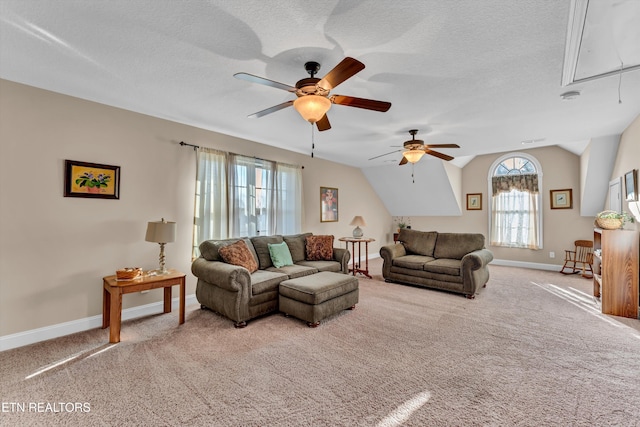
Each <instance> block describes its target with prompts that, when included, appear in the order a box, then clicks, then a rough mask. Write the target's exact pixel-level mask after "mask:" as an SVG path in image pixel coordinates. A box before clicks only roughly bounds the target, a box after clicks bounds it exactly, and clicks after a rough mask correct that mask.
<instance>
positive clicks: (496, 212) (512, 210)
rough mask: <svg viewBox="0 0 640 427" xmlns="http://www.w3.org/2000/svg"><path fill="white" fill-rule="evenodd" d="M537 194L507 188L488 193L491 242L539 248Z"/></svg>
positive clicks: (497, 244) (500, 244)
mask: <svg viewBox="0 0 640 427" xmlns="http://www.w3.org/2000/svg"><path fill="white" fill-rule="evenodd" d="M539 199H540V197H539V193H537V192H530V191H519V190H515V189H514V190H511V191H509V192H500V193H497V194H494V195H493V196H492V214H493V218H492V222H493V224H492V227H491V245H492V246H507V247H512V248H528V249H540V238H539V237H540V232H539V230H538V224H539V221H538V212H539V210H540V209H539V208H540V206H539Z"/></svg>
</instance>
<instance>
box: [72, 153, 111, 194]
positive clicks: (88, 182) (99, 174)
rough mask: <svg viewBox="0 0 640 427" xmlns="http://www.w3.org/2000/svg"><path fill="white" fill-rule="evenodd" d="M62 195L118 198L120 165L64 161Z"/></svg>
mask: <svg viewBox="0 0 640 427" xmlns="http://www.w3.org/2000/svg"><path fill="white" fill-rule="evenodd" d="M64 197H87V198H97V199H119V198H120V166H109V165H101V164H99V163H87V162H78V161H75V160H65V161H64Z"/></svg>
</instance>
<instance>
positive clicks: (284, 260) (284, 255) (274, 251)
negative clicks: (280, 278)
mask: <svg viewBox="0 0 640 427" xmlns="http://www.w3.org/2000/svg"><path fill="white" fill-rule="evenodd" d="M267 247H268V248H269V255H271V262H272V263H273V266H274V267H276V268H280V267H284V266H285V265H293V260H292V259H291V252H289V246H287V244H286V243H285V242H282V243H268V244H267Z"/></svg>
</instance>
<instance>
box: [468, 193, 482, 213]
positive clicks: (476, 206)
mask: <svg viewBox="0 0 640 427" xmlns="http://www.w3.org/2000/svg"><path fill="white" fill-rule="evenodd" d="M467 210H468V211H481V210H482V193H471V194H467Z"/></svg>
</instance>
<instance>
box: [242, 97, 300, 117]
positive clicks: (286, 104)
mask: <svg viewBox="0 0 640 427" xmlns="http://www.w3.org/2000/svg"><path fill="white" fill-rule="evenodd" d="M291 105H293V101H287V102H283V103H282V104H278V105H274V106H273V107H269V108H267V109H265V110H262V111H258V112H257V113H253V114H250V115H248V116H247V117H249V118H251V119H256V118H258V117H262V116H266V115H267V114H271V113H275V112H276V111H280V110H282V109H283V108H287V107H289V106H291Z"/></svg>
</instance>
